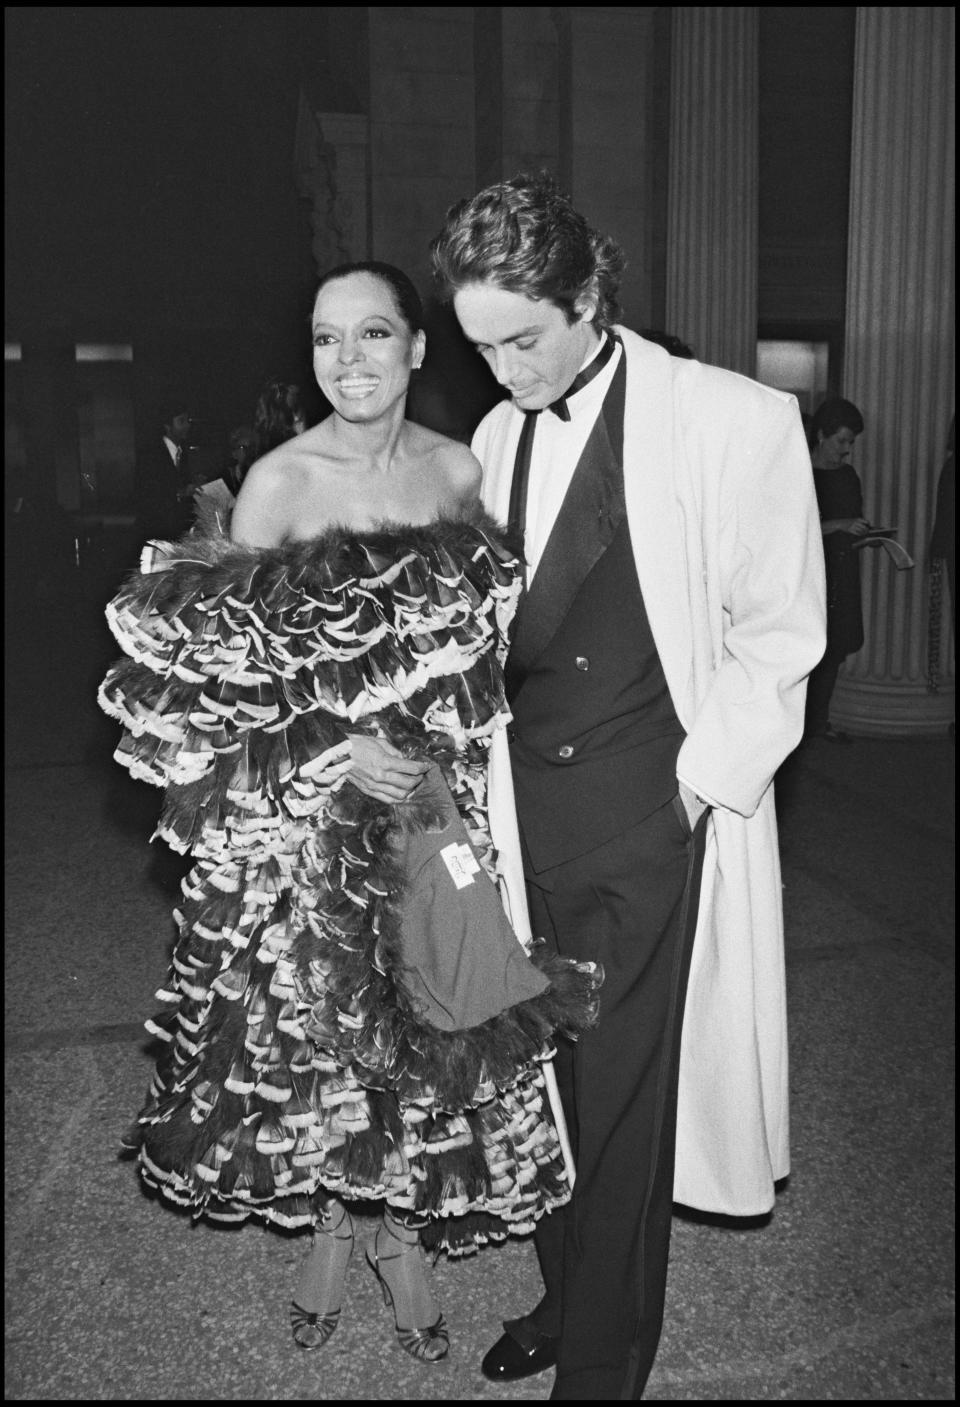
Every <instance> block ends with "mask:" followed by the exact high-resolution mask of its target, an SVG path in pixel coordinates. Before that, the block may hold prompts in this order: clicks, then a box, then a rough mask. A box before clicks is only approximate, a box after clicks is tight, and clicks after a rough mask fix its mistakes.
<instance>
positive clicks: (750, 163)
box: [665, 5, 758, 376]
mask: <svg viewBox="0 0 960 1407" xmlns="http://www.w3.org/2000/svg"><path fill="white" fill-rule="evenodd" d="M757 36H758V7H757V6H756V5H679V6H677V7H676V8H675V9H674V10H673V30H672V57H671V85H670V88H671V91H670V170H669V190H668V231H667V296H666V306H667V327H666V329H665V330H666V331H667V332H672V333H673V334H674V335H675V336H677V337H681V338H682V339H683V341H685V342H688V343H689V344H690V345H691V346H692V347H693V349H694V351H695V352H696V354H697V356H698V357H699V358H700V359H701V361H707V362H713V363H714V364H715V365H717V366H725V367H729V368H730V369H731V370H733V371H741V372H744V373H745V374H746V375H748V376H752V375H753V374H754V372H755V370H756V358H757V220H758V215H757V91H758V85H757V43H758V38H757Z"/></svg>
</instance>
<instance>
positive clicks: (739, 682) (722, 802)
mask: <svg viewBox="0 0 960 1407" xmlns="http://www.w3.org/2000/svg"><path fill="white" fill-rule="evenodd" d="M737 430H738V434H737V437H736V444H735V445H734V446H732V447H731V448H729V449H728V451H727V453H726V454H725V455H724V456H723V457H722V461H721V462H722V463H723V466H724V467H723V470H722V473H721V474H720V475H719V477H718V478H717V480H716V482H715V483H711V484H710V485H709V487H708V489H705V499H706V500H707V502H706V507H705V512H704V521H705V523H708V524H709V525H710V526H712V528H713V529H714V531H712V532H711V531H709V528H708V531H707V532H705V534H704V536H705V538H708V537H709V538H712V541H709V542H708V543H705V546H704V553H703V559H704V575H705V578H706V584H707V591H708V594H709V595H710V596H711V597H712V598H713V601H712V607H713V609H712V611H711V614H712V615H713V616H714V618H715V620H716V621H717V622H718V627H719V628H718V629H716V630H715V646H714V662H713V672H712V675H711V678H710V683H709V686H708V687H707V689H706V691H705V693H704V696H703V697H702V698H701V700H700V703H699V706H698V708H697V710H696V717H695V719H694V722H693V724H692V726H691V728H690V730H689V733H688V736H687V739H686V741H685V742H684V745H683V747H682V749H681V751H680V755H679V758H678V761H677V774H678V776H679V777H680V778H681V779H682V780H683V781H684V782H686V783H687V784H688V785H689V786H691V787H692V788H693V789H694V790H695V791H697V792H698V793H699V794H700V795H701V796H702V797H704V798H705V799H706V800H708V801H710V802H712V803H713V804H714V805H717V806H721V807H725V808H728V809H729V810H732V811H734V812H737V813H739V814H740V815H742V816H751V815H753V813H754V811H755V810H756V808H757V806H758V804H759V802H760V798H761V797H762V796H763V793H764V792H765V791H766V789H767V787H768V786H769V784H770V782H771V781H772V779H773V776H774V773H775V772H776V770H777V768H778V767H779V766H780V764H781V763H782V762H783V760H784V759H785V757H786V756H787V755H788V754H789V753H790V752H791V751H792V749H793V748H794V747H796V745H797V743H798V742H799V740H800V737H801V735H802V733H803V718H804V705H805V700H806V683H807V677H808V675H809V673H810V671H811V670H812V669H813V668H814V666H815V665H816V664H817V662H818V661H819V660H820V658H821V656H822V654H823V650H824V646H825V641H826V624H825V621H826V605H825V591H824V569H823V545H822V538H821V532H820V521H819V515H818V512H817V503H816V496H815V494H814V489H813V476H812V474H811V472H810V457H809V453H808V451H807V447H806V444H805V441H804V438H803V432H802V427H801V422H800V418H799V416H798V414H797V410H796V405H795V403H794V402H793V401H792V399H791V400H790V401H788V402H784V401H781V402H779V403H778V404H777V405H776V406H775V408H774V409H772V410H771V409H770V408H769V407H765V409H764V413H763V415H762V418H761V419H760V423H759V424H753V425H746V424H744V423H742V422H741V423H740V425H739V426H738V427H737ZM714 462H716V459H714ZM711 498H712V503H713V505H714V506H713V507H711ZM718 637H719V638H718Z"/></svg>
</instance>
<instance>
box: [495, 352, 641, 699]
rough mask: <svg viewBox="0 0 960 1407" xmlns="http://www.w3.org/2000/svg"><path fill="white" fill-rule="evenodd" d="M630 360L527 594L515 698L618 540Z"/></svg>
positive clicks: (511, 678)
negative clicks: (605, 555) (582, 589)
mask: <svg viewBox="0 0 960 1407" xmlns="http://www.w3.org/2000/svg"><path fill="white" fill-rule="evenodd" d="M625 360H626V359H625V358H624V357H623V356H621V358H620V364H619V366H618V367H617V370H616V372H615V374H614V378H613V381H612V382H611V384H610V389H609V390H608V392H607V394H606V396H605V397H604V402H603V406H602V408H601V412H600V414H599V415H598V416H597V422H596V424H595V425H594V427H593V430H592V431H591V432H590V438H589V439H588V440H587V443H586V445H585V446H584V450H583V453H582V455H581V456H580V460H579V463H578V464H577V467H576V470H575V471H574V475H573V478H572V479H571V481H570V487H569V488H568V489H567V493H566V496H565V497H564V500H563V504H562V506H561V508H560V512H559V513H558V514H557V520H556V522H555V523H554V525H553V531H552V532H551V534H550V537H549V539H548V541H547V545H546V547H545V548H544V551H543V555H542V556H541V558H540V563H539V565H538V567H537V570H536V573H535V575H534V578H533V581H532V583H531V585H530V588H529V590H528V591H527V592H526V593H525V595H524V596H523V597H521V601H520V606H519V608H518V611H517V615H516V618H515V621H514V629H513V638H512V643H511V647H510V654H509V657H508V660H507V692H508V695H509V696H510V697H513V696H514V695H515V694H516V692H517V690H518V689H519V687H520V685H521V684H522V682H523V679H524V678H525V677H526V675H527V673H528V672H529V670H530V668H531V667H532V666H533V664H534V663H535V662H536V660H537V659H539V657H540V655H542V654H543V651H544V650H545V649H546V647H547V646H548V645H549V643H550V641H551V640H552V639H553V637H554V635H555V634H556V633H557V630H558V629H559V627H560V625H561V623H562V622H563V619H564V617H565V616H566V614H567V612H568V611H569V609H570V607H571V605H572V604H573V601H574V600H575V598H576V595H577V592H578V591H579V590H580V587H581V586H582V585H583V582H584V581H585V580H586V578H587V576H588V575H589V574H590V572H591V571H592V569H593V568H594V567H595V566H596V564H597V562H598V561H599V559H600V558H601V557H602V555H603V553H604V552H605V551H606V550H607V548H608V547H609V545H610V543H611V541H612V540H613V535H614V533H615V532H616V530H617V527H618V526H619V524H620V522H621V521H622V519H623V517H624V514H625V512H626V506H625V502H624V493H623V415H624V401H625V395H626V366H625Z"/></svg>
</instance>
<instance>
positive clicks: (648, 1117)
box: [528, 797, 706, 1401]
mask: <svg viewBox="0 0 960 1407" xmlns="http://www.w3.org/2000/svg"><path fill="white" fill-rule="evenodd" d="M705 831H706V820H705V819H704V818H701V820H700V822H699V824H698V825H697V827H696V830H695V832H694V833H693V834H692V835H691V833H690V827H689V825H688V824H687V819H686V813H685V812H684V810H683V806H682V803H681V802H680V799H679V797H677V798H675V799H674V801H672V802H668V803H667V804H666V805H665V806H662V807H660V809H659V810H657V811H655V812H654V813H653V814H652V815H651V816H648V817H647V818H646V819H645V820H644V821H642V822H641V823H640V824H639V825H637V826H634V827H633V828H632V829H630V830H629V831H627V832H626V833H625V834H623V835H620V836H618V837H616V839H614V840H612V841H610V842H609V843H608V844H606V845H603V846H601V847H600V848H599V849H597V850H593V851H591V852H590V853H589V854H587V855H583V856H580V857H579V858H577V859H575V860H573V861H571V862H569V863H567V864H564V865H561V866H559V867H558V868H557V869H555V870H551V871H549V872H548V873H547V874H541V875H533V876H528V878H529V879H530V881H531V882H530V883H529V885H528V890H529V896H530V905H531V919H532V923H533V931H534V933H535V934H537V935H539V936H543V937H544V938H545V939H546V940H547V942H548V943H552V944H553V945H555V947H556V949H557V950H558V951H559V952H560V953H561V954H563V955H564V956H566V957H574V958H578V959H581V960H585V959H593V960H595V961H599V962H601V963H602V964H603V967H604V972H605V979H604V985H603V987H602V989H601V996H600V1019H599V1021H598V1024H597V1026H596V1028H595V1029H594V1030H592V1031H589V1032H587V1033H586V1034H585V1035H584V1036H583V1037H581V1039H580V1040H579V1041H578V1042H577V1043H575V1044H571V1043H569V1042H566V1041H561V1042H559V1046H560V1049H559V1050H558V1055H557V1062H556V1065H557V1078H558V1083H559V1085H560V1093H561V1097H562V1100H563V1104H564V1110H565V1113H566V1115H567V1119H568V1122H569V1126H570V1134H571V1139H572V1142H573V1148H574V1155H575V1159H576V1165H577V1177H576V1184H575V1187H574V1193H573V1198H572V1200H571V1201H570V1203H568V1205H567V1206H566V1207H564V1208H563V1209H562V1210H560V1211H558V1212H554V1213H553V1214H552V1215H551V1216H547V1217H544V1218H543V1219H542V1220H541V1221H540V1223H539V1224H538V1228H537V1235H536V1243H537V1252H538V1255H539V1258H540V1267H541V1271H542V1274H543V1279H544V1285H545V1290H546V1293H545V1295H544V1298H543V1300H542V1301H541V1302H540V1304H539V1305H538V1306H537V1308H536V1309H535V1310H534V1311H533V1313H532V1314H531V1315H530V1316H529V1319H530V1322H531V1323H532V1324H533V1325H534V1326H535V1327H536V1328H537V1329H539V1330H540V1331H541V1332H543V1333H547V1334H550V1335H551V1336H554V1337H557V1336H559V1339H560V1348H559V1359H558V1364H557V1379H556V1383H555V1386H554V1390H553V1393H552V1398H553V1399H556V1400H563V1399H569V1400H573V1399H576V1400H580V1401H601V1400H603V1401H615V1400H624V1399H626V1400H631V1399H639V1398H640V1397H641V1396H642V1395H643V1389H644V1387H645V1385H646V1381H647V1377H648V1375H649V1372H650V1369H651V1367H652V1365H653V1360H654V1356H655V1354H656V1351H657V1344H658V1342H659V1338H660V1330H661V1325H662V1322H663V1301H664V1291H665V1287H666V1278H667V1257H668V1253H669V1247H670V1218H671V1208H672V1200H673V1165H674V1146H675V1139H676V1107H677V1072H678V1069H679V1063H680V1035H681V1029H682V1024H683V1006H684V999H685V995H686V986H687V977H688V974H689V970H690V956H691V952H692V949H693V938H694V932H695V928H696V919H697V903H698V899H699V892H700V875H701V871H702V867H703V851H704V836H705Z"/></svg>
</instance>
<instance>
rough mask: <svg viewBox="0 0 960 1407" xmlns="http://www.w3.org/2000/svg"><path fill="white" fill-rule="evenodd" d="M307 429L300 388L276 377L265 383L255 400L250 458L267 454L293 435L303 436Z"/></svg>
mask: <svg viewBox="0 0 960 1407" xmlns="http://www.w3.org/2000/svg"><path fill="white" fill-rule="evenodd" d="M306 428H307V413H306V411H305V410H304V408H303V397H302V395H301V393H300V387H299V386H297V385H295V384H294V383H293V382H291V381H282V380H279V379H278V378H276V377H274V379H273V380H272V381H268V382H267V384H266V385H265V386H264V388H263V390H262V391H261V392H260V395H259V396H258V397H257V405H256V409H255V411H254V413H253V434H254V445H253V457H254V458H255V459H257V458H259V457H260V456H261V455H264V454H269V452H270V450H272V449H276V447H277V445H282V444H283V443H284V441H286V440H290V439H292V438H293V436H294V435H302V434H303V432H304V430H305V429H306Z"/></svg>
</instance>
